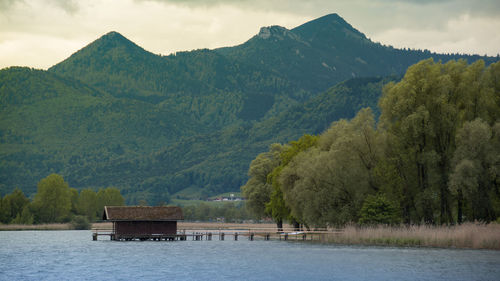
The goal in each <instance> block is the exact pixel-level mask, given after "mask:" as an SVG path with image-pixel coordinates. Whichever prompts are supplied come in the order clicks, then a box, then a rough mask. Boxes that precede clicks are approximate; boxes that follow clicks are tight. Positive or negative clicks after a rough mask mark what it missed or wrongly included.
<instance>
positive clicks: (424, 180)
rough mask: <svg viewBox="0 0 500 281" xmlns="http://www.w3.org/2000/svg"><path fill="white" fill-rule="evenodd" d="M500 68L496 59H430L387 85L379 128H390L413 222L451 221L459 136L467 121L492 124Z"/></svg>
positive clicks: (392, 157) (394, 162) (389, 134)
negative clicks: (451, 183)
mask: <svg viewBox="0 0 500 281" xmlns="http://www.w3.org/2000/svg"><path fill="white" fill-rule="evenodd" d="M498 67H499V64H498V63H497V64H493V65H491V66H490V67H489V68H488V69H485V66H484V62H482V61H477V62H475V63H473V64H471V65H467V63H466V61H464V60H460V61H450V62H448V63H446V64H441V63H435V62H434V61H433V60H432V59H428V60H424V61H421V62H419V63H417V64H415V65H413V66H411V67H409V68H408V70H407V72H406V74H405V76H404V78H403V79H402V80H401V81H400V82H399V83H391V84H389V85H388V86H386V87H385V88H384V93H383V96H382V98H381V99H380V102H379V106H380V108H381V116H380V121H381V122H380V123H381V126H380V128H383V129H384V130H387V133H388V142H389V143H390V145H389V147H391V150H392V154H390V155H388V158H390V159H391V161H392V164H393V165H394V166H395V167H396V169H397V171H398V174H399V175H400V177H401V179H402V181H403V186H404V187H405V189H406V190H405V191H404V194H406V195H407V197H406V198H405V200H404V204H405V206H404V209H408V210H410V209H413V210H414V212H416V216H414V217H413V218H412V219H413V220H419V219H423V220H424V221H425V222H427V223H435V222H440V223H449V222H451V221H453V216H452V206H451V202H452V199H453V198H452V196H451V194H450V190H449V188H448V180H449V175H450V172H451V169H452V167H451V161H452V157H453V154H454V151H455V148H456V143H455V136H456V133H457V130H458V129H459V128H461V126H462V125H463V123H464V122H467V121H472V120H474V119H475V118H478V117H480V118H482V119H483V120H490V122H493V120H494V119H495V118H496V117H495V116H493V115H495V114H497V115H498V110H499V109H498V95H499V93H498V91H497V88H496V87H497V84H498V83H500V82H499V81H498V80H496V79H497V78H498V76H496V75H498V71H497V70H498ZM436 210H437V211H438V212H437V214H438V215H437V216H436V212H434V211H436ZM404 213H405V216H410V215H411V214H410V213H411V211H408V212H404ZM407 219H408V218H407Z"/></svg>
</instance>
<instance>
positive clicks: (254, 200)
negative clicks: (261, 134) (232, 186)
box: [241, 144, 283, 218]
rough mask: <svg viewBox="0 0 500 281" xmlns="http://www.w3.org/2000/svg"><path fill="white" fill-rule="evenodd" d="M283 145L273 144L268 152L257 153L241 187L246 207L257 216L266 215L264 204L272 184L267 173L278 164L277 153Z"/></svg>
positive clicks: (269, 195) (267, 200) (268, 199)
mask: <svg viewBox="0 0 500 281" xmlns="http://www.w3.org/2000/svg"><path fill="white" fill-rule="evenodd" d="M282 149H283V146H282V145H280V144H273V145H271V146H270V149H269V151H268V152H264V153H261V154H259V155H258V156H257V157H256V158H255V159H254V160H253V161H252V162H251V163H250V169H249V171H248V177H249V179H248V181H247V182H246V184H245V185H244V186H242V187H241V192H242V194H243V197H245V198H246V199H247V201H246V207H247V208H248V210H249V211H250V212H251V213H252V214H254V215H255V216H256V217H257V218H262V217H264V216H266V215H268V214H267V213H266V204H267V203H268V202H269V201H270V200H271V199H270V198H271V192H272V184H271V183H269V182H268V180H267V178H268V175H269V174H270V173H271V172H272V171H273V170H274V168H276V167H277V166H279V154H280V152H281V150H282Z"/></svg>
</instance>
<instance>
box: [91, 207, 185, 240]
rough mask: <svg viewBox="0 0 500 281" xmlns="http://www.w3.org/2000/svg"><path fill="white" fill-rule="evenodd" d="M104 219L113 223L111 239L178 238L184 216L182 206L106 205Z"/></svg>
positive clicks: (110, 233)
mask: <svg viewBox="0 0 500 281" xmlns="http://www.w3.org/2000/svg"><path fill="white" fill-rule="evenodd" d="M102 219H103V220H104V221H109V222H112V223H113V228H112V230H111V231H110V232H109V233H107V234H105V235H109V236H110V237H111V240H176V239H178V238H179V237H178V235H177V221H179V220H183V219H184V217H183V215H182V209H181V208H180V207H170V206H169V207H145V206H105V207H104V212H103V215H102ZM96 234H97V233H96ZM94 240H97V235H95V237H94Z"/></svg>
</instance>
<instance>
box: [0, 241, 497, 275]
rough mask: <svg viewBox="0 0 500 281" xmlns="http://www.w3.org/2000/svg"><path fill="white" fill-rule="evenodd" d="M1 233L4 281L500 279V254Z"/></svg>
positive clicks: (304, 244) (302, 244)
mask: <svg viewBox="0 0 500 281" xmlns="http://www.w3.org/2000/svg"><path fill="white" fill-rule="evenodd" d="M214 238H215V240H213V241H175V242H165V241H162V242H159V241H145V242H117V241H108V240H101V241H91V240H92V239H91V233H90V231H21V232H11V231H3V232H0V279H1V280H500V251H483V250H450V249H419V248H384V247H353V246H335V245H323V244H315V243H311V242H291V241H290V242H285V241H248V240H246V239H244V238H243V237H241V238H240V240H239V241H232V240H231V239H226V241H218V240H217V237H214Z"/></svg>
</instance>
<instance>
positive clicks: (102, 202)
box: [97, 187, 125, 212]
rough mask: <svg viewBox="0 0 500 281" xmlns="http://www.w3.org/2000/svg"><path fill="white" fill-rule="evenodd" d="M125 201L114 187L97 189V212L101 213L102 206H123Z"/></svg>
mask: <svg viewBox="0 0 500 281" xmlns="http://www.w3.org/2000/svg"><path fill="white" fill-rule="evenodd" d="M123 205H125V199H124V198H123V196H122V195H121V194H120V190H118V188H116V187H108V188H104V189H99V191H98V192H97V210H98V212H102V210H103V209H104V206H123Z"/></svg>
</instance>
